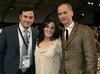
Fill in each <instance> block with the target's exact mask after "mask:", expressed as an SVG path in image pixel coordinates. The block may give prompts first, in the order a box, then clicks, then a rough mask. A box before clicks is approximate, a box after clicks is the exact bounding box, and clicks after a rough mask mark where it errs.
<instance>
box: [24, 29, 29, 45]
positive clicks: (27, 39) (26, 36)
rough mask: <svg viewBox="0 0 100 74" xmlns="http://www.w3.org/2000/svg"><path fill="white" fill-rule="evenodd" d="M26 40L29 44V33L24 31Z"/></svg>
mask: <svg viewBox="0 0 100 74" xmlns="http://www.w3.org/2000/svg"><path fill="white" fill-rule="evenodd" d="M24 39H25V42H26V44H28V43H29V31H28V30H27V29H25V30H24Z"/></svg>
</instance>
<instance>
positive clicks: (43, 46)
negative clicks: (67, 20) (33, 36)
mask: <svg viewBox="0 0 100 74" xmlns="http://www.w3.org/2000/svg"><path fill="white" fill-rule="evenodd" d="M59 32H60V30H59V27H58V24H57V23H56V21H55V20H53V19H48V20H46V21H45V22H44V25H43V28H42V31H41V33H40V36H39V38H38V42H37V45H36V50H35V64H36V74H59V69H60V60H61V57H62V48H61V40H60V38H59V36H60V33H59Z"/></svg>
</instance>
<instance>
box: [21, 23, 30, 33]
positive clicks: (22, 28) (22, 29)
mask: <svg viewBox="0 0 100 74" xmlns="http://www.w3.org/2000/svg"><path fill="white" fill-rule="evenodd" d="M19 28H20V30H21V32H23V31H24V30H25V29H24V27H23V26H22V25H21V23H19ZM27 30H28V31H29V32H30V31H31V27H29V28H28V29H27Z"/></svg>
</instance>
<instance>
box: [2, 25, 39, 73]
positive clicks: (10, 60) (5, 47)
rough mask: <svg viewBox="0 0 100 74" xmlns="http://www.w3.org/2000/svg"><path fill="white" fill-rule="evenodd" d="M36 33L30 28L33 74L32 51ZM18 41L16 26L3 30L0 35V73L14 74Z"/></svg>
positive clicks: (18, 59) (17, 57) (18, 60)
mask: <svg viewBox="0 0 100 74" xmlns="http://www.w3.org/2000/svg"><path fill="white" fill-rule="evenodd" d="M37 36H38V31H36V30H35V29H33V28H32V53H33V66H32V67H33V69H32V70H33V71H34V72H35V64H34V49H35V44H36V39H37ZM19 63H20V54H19V39H18V25H13V26H10V27H7V28H5V29H4V30H3V31H2V33H1V35H0V73H3V74H16V72H17V71H18V68H19Z"/></svg>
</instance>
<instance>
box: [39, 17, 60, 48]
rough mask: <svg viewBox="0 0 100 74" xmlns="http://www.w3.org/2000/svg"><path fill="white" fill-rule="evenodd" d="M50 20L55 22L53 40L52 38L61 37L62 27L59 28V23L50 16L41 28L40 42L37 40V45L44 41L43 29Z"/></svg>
mask: <svg viewBox="0 0 100 74" xmlns="http://www.w3.org/2000/svg"><path fill="white" fill-rule="evenodd" d="M50 22H54V25H55V32H54V34H53V36H52V37H51V39H50V40H51V41H52V40H55V39H58V38H59V37H60V28H59V23H58V22H57V21H56V20H54V19H51V18H48V19H46V20H45V21H44V22H43V24H42V27H41V30H40V34H39V37H38V42H37V45H38V46H39V43H40V42H42V41H43V40H44V37H45V35H44V31H43V29H44V28H45V27H46V26H47V25H48V24H49V23H50Z"/></svg>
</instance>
